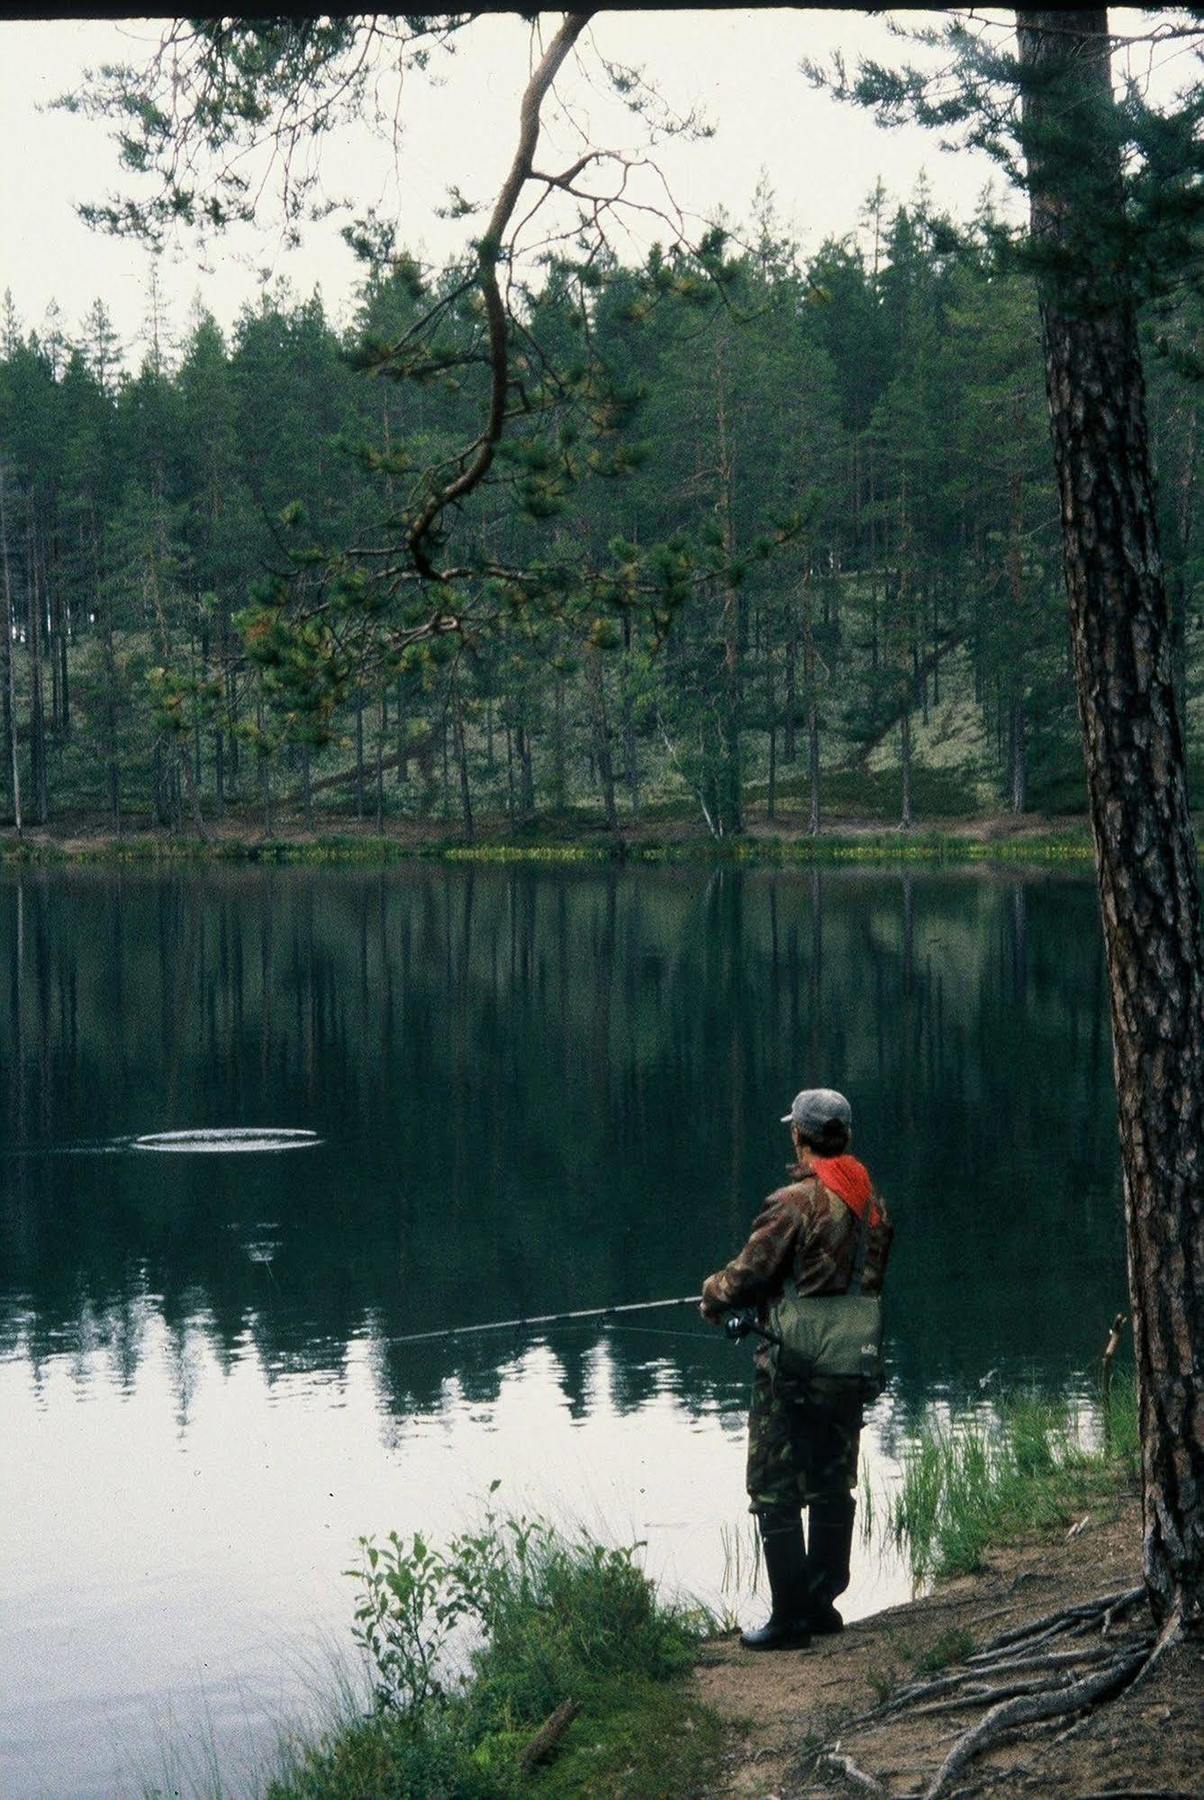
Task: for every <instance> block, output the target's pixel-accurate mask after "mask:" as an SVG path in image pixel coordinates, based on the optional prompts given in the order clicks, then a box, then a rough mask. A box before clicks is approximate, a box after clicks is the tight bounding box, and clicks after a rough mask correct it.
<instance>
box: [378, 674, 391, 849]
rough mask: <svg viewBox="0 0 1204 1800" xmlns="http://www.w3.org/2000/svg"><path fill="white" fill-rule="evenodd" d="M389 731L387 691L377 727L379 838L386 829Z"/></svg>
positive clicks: (382, 701) (383, 696)
mask: <svg viewBox="0 0 1204 1800" xmlns="http://www.w3.org/2000/svg"><path fill="white" fill-rule="evenodd" d="M388 729H389V709H388V703H387V702H386V700H385V690H384V689H383V688H382V689H381V692H380V712H379V715H378V717H377V725H376V830H377V835H378V836H383V835H384V829H385V733H386V731H388Z"/></svg>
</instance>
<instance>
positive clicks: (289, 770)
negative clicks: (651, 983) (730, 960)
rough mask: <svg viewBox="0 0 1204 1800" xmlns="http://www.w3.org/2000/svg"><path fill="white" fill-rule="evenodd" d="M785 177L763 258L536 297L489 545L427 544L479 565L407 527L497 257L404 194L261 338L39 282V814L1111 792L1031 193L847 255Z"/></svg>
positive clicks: (14, 350) (831, 816)
mask: <svg viewBox="0 0 1204 1800" xmlns="http://www.w3.org/2000/svg"><path fill="white" fill-rule="evenodd" d="M757 209H758V210H757V216H756V220H755V230H753V231H750V232H748V233H745V234H743V235H744V236H745V237H747V238H750V239H751V247H750V248H749V249H747V250H746V251H744V252H742V253H741V254H739V255H734V254H733V253H732V252H731V248H730V240H725V239H723V238H722V237H721V236H719V235H713V236H712V237H711V238H709V239H708V240H707V241H706V242H705V243H704V244H703V245H702V246H700V248H699V250H698V252H697V254H696V255H695V256H693V257H691V256H689V255H687V254H686V253H685V252H683V251H681V250H678V251H675V252H670V251H656V252H654V253H653V254H652V255H651V256H650V258H649V259H648V261H647V263H646V265H645V266H644V267H643V268H641V269H622V268H619V267H617V266H615V265H614V264H612V263H607V262H606V261H605V259H602V260H600V261H599V260H597V259H595V260H593V261H590V260H588V259H584V260H583V261H582V262H581V264H580V265H578V264H575V263H574V262H573V261H572V260H571V258H570V259H566V260H564V261H563V262H562V263H560V264H558V265H556V266H554V267H550V268H549V270H548V271H547V279H546V281H545V284H544V286H543V287H542V288H541V289H540V290H539V291H538V292H531V293H527V294H526V295H525V297H524V298H523V299H522V302H521V307H522V314H521V317H522V329H521V331H519V330H517V329H516V333H515V341H514V343H513V346H512V356H513V359H514V363H513V366H514V370H515V374H516V379H518V380H519V381H520V382H521V384H522V392H523V394H524V395H525V397H526V401H527V402H528V408H527V410H521V409H520V413H519V416H517V417H516V418H515V419H514V421H513V422H512V426H511V428H510V429H509V431H508V433H507V435H506V437H505V438H504V439H503V440H502V442H501V444H500V445H499V450H498V454H497V456H496V457H495V459H494V463H493V467H492V470H491V472H490V476H489V478H488V481H487V482H486V484H485V485H484V486H483V487H482V488H481V489H480V490H478V492H477V493H476V494H475V495H474V496H473V505H472V507H471V508H465V509H464V510H463V516H462V517H459V518H458V519H457V521H456V538H455V543H454V545H453V543H452V541H451V539H450V537H449V538H448V539H447V541H446V542H444V540H443V538H442V537H441V536H440V532H441V531H442V527H436V528H434V529H433V535H432V537H431V539H430V542H429V543H428V546H427V548H428V551H429V552H430V553H431V554H434V555H436V556H438V557H439V558H440V559H443V558H447V559H450V560H451V561H453V562H454V563H455V564H456V565H457V567H459V568H461V569H463V570H465V571H466V572H467V573H466V574H465V577H464V579H463V580H459V581H457V583H456V584H455V589H454V594H453V592H452V590H451V589H450V588H449V589H448V591H446V592H445V591H444V590H443V588H440V589H439V591H438V592H432V590H431V587H430V584H428V583H425V582H422V581H418V580H414V579H412V577H413V568H412V565H411V564H410V563H409V562H407V559H406V557H405V555H404V554H403V552H402V551H401V550H400V549H399V547H398V534H399V533H401V534H403V535H404V530H405V528H406V521H407V520H409V519H411V518H412V517H413V513H414V508H415V506H416V505H421V503H422V499H423V495H424V493H425V492H426V491H427V489H426V484H427V482H428V479H429V478H428V476H427V475H426V474H425V473H424V471H427V470H429V469H430V468H431V467H432V466H433V465H437V464H438V463H439V462H440V461H441V460H442V459H444V458H447V457H449V456H454V455H455V454H456V452H457V448H458V447H459V446H462V445H463V444H464V443H465V442H466V441H470V440H471V437H472V433H473V431H474V430H475V429H476V427H477V424H478V423H479V418H480V407H481V401H482V395H483V393H484V391H485V387H486V384H487V379H488V372H487V370H486V368H485V366H484V364H483V363H482V361H481V359H480V356H479V354H478V349H479V345H478V343H477V339H478V336H479V326H478V323H477V316H476V314H475V312H474V309H473V306H472V304H471V294H470V291H469V287H468V285H466V278H465V276H464V274H463V272H462V271H460V272H457V271H455V270H452V271H448V272H446V273H445V274H443V275H433V274H432V273H431V272H430V271H424V270H422V269H420V268H419V267H418V265H417V264H416V263H415V261H414V260H413V258H412V257H410V256H409V255H408V254H407V253H405V252H404V251H402V250H401V249H399V248H398V246H397V245H396V243H395V241H394V239H393V236H392V233H391V232H390V231H389V230H388V229H386V228H383V227H381V225H380V224H379V222H377V221H374V220H372V219H366V220H361V221H359V222H358V223H357V226H356V227H355V228H353V229H352V230H351V233H350V238H349V241H351V242H353V247H354V248H355V250H356V252H357V254H358V255H359V256H360V258H361V260H362V262H363V265H364V278H363V283H362V287H361V298H360V306H359V311H358V314H357V316H356V319H355V321H354V324H353V327H352V329H351V330H350V331H349V332H348V333H346V334H344V335H342V336H340V335H339V334H337V333H336V332H335V331H334V330H333V329H332V327H331V325H330V322H329V321H328V320H327V318H326V316H325V314H324V311H323V308H322V305H321V302H320V300H319V299H318V298H317V297H312V298H310V299H308V300H304V301H299V300H295V299H293V298H292V297H291V296H289V295H287V294H286V293H283V292H278V293H277V294H276V295H275V296H273V297H268V298H265V299H263V300H262V301H261V302H260V303H259V304H258V305H256V306H255V307H254V308H248V309H247V310H246V312H245V313H244V314H243V316H242V317H241V319H240V320H239V322H238V324H237V326H236V328H235V330H234V332H233V333H232V335H231V337H230V338H229V340H227V338H226V337H225V335H224V334H223V333H222V332H221V331H220V330H219V329H218V327H217V326H216V324H215V323H214V321H213V320H212V319H210V318H208V317H206V316H201V317H198V318H197V319H196V320H195V321H194V323H193V325H192V328H191V331H190V333H189V335H188V337H187V338H186V340H185V342H184V344H183V346H182V349H181V351H180V353H179V356H178V360H176V361H175V362H174V363H173V362H172V361H171V360H170V359H169V357H168V356H167V354H166V352H165V351H164V350H163V349H162V342H163V341H164V339H165V337H166V333H163V334H162V336H159V335H156V336H154V337H153V338H152V342H151V350H150V352H149V353H148V354H147V355H146V356H145V357H144V359H143V361H142V363H141V365H140V367H139V368H138V370H137V372H136V373H134V374H132V375H127V374H125V373H123V371H122V368H121V365H120V362H119V353H120V346H119V345H117V343H116V341H115V337H114V333H113V330H112V326H111V323H110V322H109V321H108V319H107V316H106V315H105V311H104V308H103V307H102V306H97V307H95V308H93V310H92V312H91V313H90V315H89V317H88V320H87V321H86V322H85V326H84V329H83V331H82V333H81V338H80V342H79V343H78V344H77V345H74V346H71V345H68V344H67V343H66V341H65V340H64V338H63V336H62V333H61V331H60V330H59V328H58V327H57V325H55V324H54V323H53V321H52V322H51V326H50V328H48V329H47V331H46V332H44V333H43V334H40V335H39V334H36V333H32V332H26V331H24V330H23V328H22V327H21V324H20V321H19V320H18V319H17V317H16V314H15V310H14V309H13V307H12V306H11V304H10V306H9V308H8V312H7V314H6V322H5V326H4V336H3V343H2V344H0V401H2V402H3V406H2V409H0V420H2V423H0V458H2V459H3V466H4V474H5V520H6V536H7V539H8V550H9V577H10V585H11V591H12V606H13V618H14V626H15V629H16V634H17V638H16V643H15V644H14V648H13V661H14V688H15V698H16V713H15V719H16V734H17V749H18V760H19V767H20V770H21V773H22V785H23V789H24V800H25V813H26V817H27V819H31V820H33V819H37V818H39V817H41V816H42V815H43V813H44V814H45V815H46V816H48V817H49V818H50V819H51V820H52V821H53V820H58V819H60V818H62V817H63V816H64V814H69V813H70V812H72V811H77V810H88V811H91V812H93V813H96V812H104V813H107V814H108V815H109V818H110V820H111V823H112V825H113V826H114V828H116V829H118V830H121V829H123V828H124V824H125V821H126V820H127V819H129V818H131V817H134V818H138V819H140V820H145V819H147V818H148V817H149V818H150V820H151V821H152V822H155V823H158V824H160V825H162V826H165V827H169V828H172V829H175V830H181V829H193V830H203V829H204V827H205V823H206V821H209V820H213V819H216V818H218V817H220V815H221V814H223V813H224V812H226V811H227V809H230V808H235V809H242V810H243V811H244V812H246V811H247V810H253V812H254V814H255V816H256V818H257V819H258V820H259V822H260V824H261V827H262V829H263V830H264V832H265V834H267V835H271V834H272V833H274V831H275V830H276V829H277V826H278V824H279V823H280V822H281V821H282V820H283V818H285V817H288V818H291V819H294V820H295V819H296V818H297V817H298V816H300V818H301V819H302V820H303V821H304V822H305V823H306V824H310V823H312V822H315V821H316V820H318V819H319V818H325V819H328V820H332V821H335V822H337V821H338V820H339V819H342V818H349V817H350V818H354V819H357V820H359V821H362V822H364V823H365V824H366V823H367V822H368V821H372V822H374V823H375V824H376V825H377V826H378V827H379V829H380V830H381V831H384V830H386V829H387V827H388V825H389V823H390V822H391V821H395V820H398V819H410V820H417V821H423V820H426V819H431V820H433V821H434V822H435V823H437V824H438V825H439V826H440V828H441V829H442V831H443V833H444V835H449V834H451V833H453V832H456V831H459V832H460V833H461V835H463V836H464V837H465V838H470V837H473V836H474V835H475V833H476V830H477V829H478V827H480V826H483V825H485V824H487V823H488V822H489V821H491V820H492V821H493V822H494V825H495V826H496V823H497V821H498V820H499V818H503V819H504V820H505V821H506V823H507V825H508V828H509V829H510V830H511V831H512V832H514V833H529V832H530V831H531V830H532V829H533V828H534V826H535V824H536V822H537V821H539V820H547V819H552V820H556V819H559V820H567V819H569V818H570V817H573V818H577V819H578V820H582V819H585V818H587V817H588V816H589V815H590V814H591V813H592V815H593V816H594V817H595V818H599V817H600V818H601V820H602V821H603V822H604V823H605V824H607V825H608V826H609V827H610V829H611V833H612V835H613V834H615V833H618V832H620V831H621V830H622V829H623V828H624V825H625V823H626V822H627V821H631V822H633V823H638V822H639V821H640V820H642V819H644V818H645V817H651V818H666V819H667V818H672V817H681V816H683V815H684V816H685V817H693V818H695V819H696V820H697V821H698V822H699V824H702V825H705V826H709V828H710V831H711V833H712V834H713V835H714V837H715V838H716V839H719V840H727V839H729V838H731V837H732V836H738V835H739V833H740V831H741V830H742V828H743V827H744V825H745V824H746V822H747V821H749V820H750V819H755V818H758V817H759V818H762V819H767V820H768V822H769V823H770V825H771V826H772V825H773V824H775V823H776V822H777V821H778V820H781V821H782V823H783V824H785V825H789V824H794V825H795V826H797V825H798V824H800V823H805V822H806V820H807V818H808V816H810V817H811V819H812V820H813V822H814V823H815V824H817V825H821V826H824V827H829V826H831V825H832V824H833V823H836V822H838V821H839V820H841V819H842V818H846V819H865V818H873V819H878V820H881V821H883V822H886V823H889V822H893V821H894V820H895V819H898V818H899V817H900V816H902V814H903V811H904V802H905V800H906V805H907V808H908V809H909V810H910V814H911V815H912V816H913V817H914V819H915V820H916V821H917V822H918V823H923V822H924V821H925V820H926V819H928V820H931V819H937V818H944V817H950V816H954V815H958V814H962V815H965V814H972V813H974V812H978V811H982V810H984V809H988V810H995V809H998V808H1001V807H1007V808H1012V809H1015V810H1018V811H1020V810H1024V809H1025V808H1027V807H1035V808H1037V809H1042V810H1056V811H1077V810H1079V809H1080V808H1081V805H1082V781H1081V774H1080V753H1079V750H1078V744H1077V725H1076V719H1075V713H1074V705H1073V686H1072V682H1071V678H1070V672H1069V668H1068V662H1067V654H1066V649H1067V646H1066V637H1065V625H1064V607H1063V601H1062V596H1061V572H1060V563H1059V557H1058V553H1057V514H1056V508H1055V505H1054V500H1053V491H1052V480H1051V476H1050V472H1049V469H1048V452H1047V446H1046V425H1045V401H1044V395H1043V391H1042V378H1041V366H1040V357H1039V349H1038V342H1037V329H1036V323H1035V312H1034V304H1033V294H1032V287H1031V283H1030V279H1029V277H1028V276H1027V275H1026V274H1023V273H1020V272H1018V271H1016V270H1015V269H1012V270H1011V271H1010V272H1004V273H1001V272H1000V269H999V267H998V265H997V261H996V257H995V253H994V250H993V247H992V237H991V225H990V220H989V218H985V217H984V219H983V220H982V221H980V224H979V226H978V227H976V228H975V229H974V230H972V231H969V232H966V231H957V230H954V228H953V226H952V225H951V223H950V222H949V221H948V220H945V219H942V218H941V217H939V216H937V215H935V214H934V213H933V211H932V209H931V206H930V203H929V202H928V200H927V198H926V197H925V195H924V193H923V192H922V191H921V192H919V193H918V194H917V195H916V196H915V197H914V199H913V201H912V202H911V203H910V204H909V205H907V206H903V207H900V206H897V205H893V204H892V203H891V202H890V201H889V200H888V198H887V196H886V195H885V193H884V192H883V190H882V189H881V188H880V187H879V188H878V189H876V190H875V191H874V193H873V194H871V196H870V197H869V200H868V202H867V205H866V208H865V211H864V214H863V221H862V230H861V232H860V235H859V236H858V237H857V238H849V239H846V240H843V241H842V242H841V243H839V244H834V243H830V244H826V245H824V246H822V247H821V248H820V250H819V251H818V253H817V254H816V256H815V257H814V258H813V259H812V261H811V262H810V263H809V264H806V265H804V264H803V262H802V261H801V259H800V257H799V255H798V252H797V250H796V249H795V247H794V246H793V245H792V244H791V243H790V242H789V240H788V238H787V237H786V236H784V234H783V233H782V231H781V229H780V227H779V225H778V224H777V221H776V220H775V218H774V214H773V204H772V198H771V196H769V195H768V194H767V193H765V192H762V193H761V194H760V195H758V199H757ZM152 300H154V296H152ZM155 305H156V306H157V302H155ZM1197 312H1198V307H1197V304H1196V301H1195V300H1194V298H1192V297H1191V296H1189V295H1187V294H1186V293H1184V292H1180V293H1177V294H1176V295H1173V296H1167V297H1166V298H1165V302H1164V303H1160V305H1159V308H1158V310H1157V311H1156V312H1154V311H1151V313H1150V317H1149V326H1148V329H1149V332H1150V334H1151V336H1152V337H1155V338H1157V339H1158V340H1159V341H1160V342H1163V343H1165V344H1166V345H1167V346H1168V353H1167V355H1166V356H1164V357H1162V358H1155V361H1154V367H1153V376H1152V382H1151V407H1152V412H1153V417H1154V422H1155V432H1156V438H1157V446H1158V455H1159V460H1160V464H1161V469H1162V476H1163V480H1162V502H1161V504H1162V509H1163V513H1164V540H1165V542H1166V543H1167V546H1168V563H1169V566H1170V571H1171V579H1172V588H1173V593H1174V604H1175V609H1176V615H1175V616H1176V619H1177V622H1178V639H1177V654H1178V658H1179V668H1180V672H1181V692H1182V694H1183V697H1184V699H1185V701H1186V702H1187V703H1188V705H1189V709H1190V708H1192V707H1194V706H1195V704H1196V703H1197V700H1198V691H1197V690H1198V687H1199V681H1200V672H1199V656H1198V648H1197V646H1198V643H1199V636H1200V621H1199V618H1198V616H1197V615H1198V611H1199V603H1198V601H1197V599H1196V597H1195V596H1196V592H1197V589H1198V586H1199V583H1200V580H1201V578H1202V577H1204V554H1202V552H1201V548H1200V534H1199V530H1198V527H1197V517H1198V513H1199V508H1200V487H1201V483H1200V480H1199V474H1198V468H1199V463H1200V448H1201V442H1202V438H1201V423H1202V421H1201V419H1200V417H1199V407H1198V404H1197V388H1196V385H1195V383H1193V382H1191V381H1189V380H1188V379H1187V377H1186V375H1185V374H1184V370H1185V369H1186V368H1187V367H1188V365H1189V364H1190V363H1191V361H1192V358H1193V357H1195V358H1197V359H1199V358H1200V357H1201V356H1204V352H1201V351H1200V350H1199V344H1198V339H1199V337H1200V329H1199V325H1200V322H1199V320H1198V319H1197V317H1196V314H1197ZM156 321H157V312H156V311H154V310H153V309H152V324H155V329H156V333H157V331H158V327H157V324H156V323H155V322H156ZM587 326H588V332H587V331H586V327H587ZM148 329H149V328H148ZM1172 352H1173V353H1172ZM35 596H40V600H41V605H40V607H39V606H38V605H37V603H36V601H35ZM35 625H36V626H37V627H38V631H37V633H36V634H35V632H34V629H33V628H34V626H35ZM35 635H36V641H35ZM1190 716H1191V715H1190V710H1189V718H1190ZM4 725H5V739H6V746H5V747H6V750H7V739H8V727H9V715H8V713H7V711H6V713H5V717H4ZM8 766H9V758H8V756H7V754H6V755H5V757H4V758H3V759H0V792H2V795H3V799H2V800H0V804H4V803H6V802H8V803H10V801H11V796H10V794H9V789H10V780H9V775H8ZM905 775H906V794H905V793H904V776H905ZM817 776H818V786H817V785H816V784H817ZM39 796H40V798H38V797H39Z"/></svg>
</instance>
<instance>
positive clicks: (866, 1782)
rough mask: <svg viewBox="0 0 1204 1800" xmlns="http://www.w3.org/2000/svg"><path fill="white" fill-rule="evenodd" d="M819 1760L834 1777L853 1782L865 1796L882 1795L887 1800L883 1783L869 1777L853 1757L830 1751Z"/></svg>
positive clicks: (873, 1777) (871, 1776)
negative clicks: (840, 1776) (837, 1776)
mask: <svg viewBox="0 0 1204 1800" xmlns="http://www.w3.org/2000/svg"><path fill="white" fill-rule="evenodd" d="M819 1760H820V1762H821V1763H822V1764H823V1765H824V1767H825V1768H826V1769H831V1771H832V1773H833V1774H834V1775H842V1776H843V1777H844V1779H845V1780H846V1781H851V1782H852V1784H853V1786H854V1787H857V1788H860V1789H861V1791H862V1793H863V1794H876V1795H881V1796H882V1797H883V1800H885V1797H886V1793H887V1790H886V1789H885V1788H884V1787H883V1785H882V1783H881V1782H880V1781H878V1780H877V1779H876V1777H875V1776H873V1775H867V1774H866V1772H865V1770H864V1769H859V1768H858V1766H857V1764H856V1763H855V1762H854V1761H853V1759H852V1757H851V1756H842V1755H841V1754H840V1752H839V1751H838V1750H828V1751H826V1752H825V1753H824V1754H823V1755H822V1756H821V1757H820V1759H819Z"/></svg>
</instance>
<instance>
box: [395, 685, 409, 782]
mask: <svg viewBox="0 0 1204 1800" xmlns="http://www.w3.org/2000/svg"><path fill="white" fill-rule="evenodd" d="M401 702H402V692H401V677H400V676H398V678H397V785H398V787H404V786H405V784H406V782H407V781H408V780H409V778H410V759H409V757H408V756H407V755H406V721H405V714H404V712H403V711H402V704H401Z"/></svg>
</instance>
